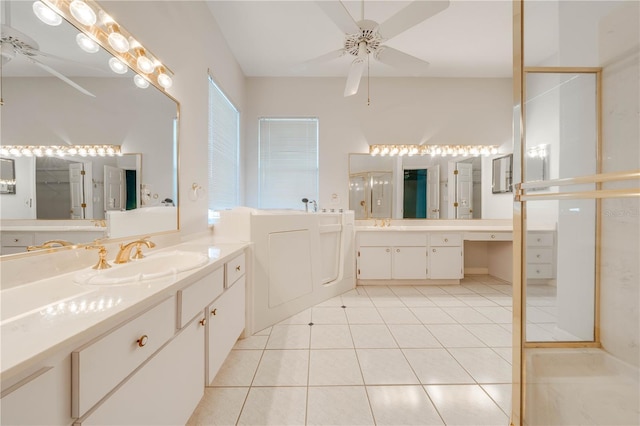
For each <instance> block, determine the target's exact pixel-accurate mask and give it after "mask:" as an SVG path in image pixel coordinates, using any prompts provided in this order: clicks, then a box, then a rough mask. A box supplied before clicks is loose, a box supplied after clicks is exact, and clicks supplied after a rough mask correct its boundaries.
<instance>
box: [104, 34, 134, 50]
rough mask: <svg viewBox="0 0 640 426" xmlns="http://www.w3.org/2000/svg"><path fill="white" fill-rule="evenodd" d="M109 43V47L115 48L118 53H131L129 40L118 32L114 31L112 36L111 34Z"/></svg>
mask: <svg viewBox="0 0 640 426" xmlns="http://www.w3.org/2000/svg"><path fill="white" fill-rule="evenodd" d="M107 41H108V42H109V45H110V46H111V47H113V50H115V51H116V52H120V53H126V52H127V51H129V40H127V38H126V37H125V36H123V35H122V34H120V33H119V32H117V31H114V32H112V33H111V34H109V37H108V38H107Z"/></svg>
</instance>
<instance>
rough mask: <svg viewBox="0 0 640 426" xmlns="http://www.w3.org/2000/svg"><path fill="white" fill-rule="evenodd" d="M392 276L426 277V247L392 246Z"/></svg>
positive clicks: (400, 277) (396, 277)
mask: <svg viewBox="0 0 640 426" xmlns="http://www.w3.org/2000/svg"><path fill="white" fill-rule="evenodd" d="M392 253H393V254H392V257H393V271H392V272H393V274H392V276H393V278H394V279H398V280H403V279H426V278H427V247H426V246H423V247H393V250H392Z"/></svg>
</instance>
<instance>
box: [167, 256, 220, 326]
mask: <svg viewBox="0 0 640 426" xmlns="http://www.w3.org/2000/svg"><path fill="white" fill-rule="evenodd" d="M223 291H224V268H222V267H220V268H218V269H216V270H215V271H213V272H212V273H210V274H209V275H207V276H206V277H204V278H202V279H200V280H198V281H196V282H195V283H193V284H191V285H189V286H188V287H185V288H183V289H182V290H179V291H178V328H182V327H184V326H185V325H186V324H187V323H188V322H189V321H190V320H191V319H192V318H193V317H195V316H196V315H198V314H200V313H202V309H204V307H205V306H207V304H209V303H211V302H212V301H213V300H214V299H215V298H216V297H218V296H220V295H221V294H222V292H223Z"/></svg>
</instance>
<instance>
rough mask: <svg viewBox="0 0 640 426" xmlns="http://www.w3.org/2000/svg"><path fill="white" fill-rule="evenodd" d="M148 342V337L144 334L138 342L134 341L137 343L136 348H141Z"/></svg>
mask: <svg viewBox="0 0 640 426" xmlns="http://www.w3.org/2000/svg"><path fill="white" fill-rule="evenodd" d="M148 340H149V336H147V335H146V334H145V335H143V336H142V337H140V338H139V339H138V340H136V342H138V347H140V348H141V347H143V346H144V345H146V344H147V341H148Z"/></svg>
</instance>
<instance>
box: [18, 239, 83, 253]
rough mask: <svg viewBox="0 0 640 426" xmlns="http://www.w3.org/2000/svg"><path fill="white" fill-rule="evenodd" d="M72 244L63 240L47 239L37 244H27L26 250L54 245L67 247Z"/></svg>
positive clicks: (52, 246)
mask: <svg viewBox="0 0 640 426" xmlns="http://www.w3.org/2000/svg"><path fill="white" fill-rule="evenodd" d="M72 245H73V243H71V242H69V241H65V240H49V241H45V242H44V243H42V244H40V245H39V246H28V247H27V251H34V250H42V249H48V248H54V247H67V246H72Z"/></svg>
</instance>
